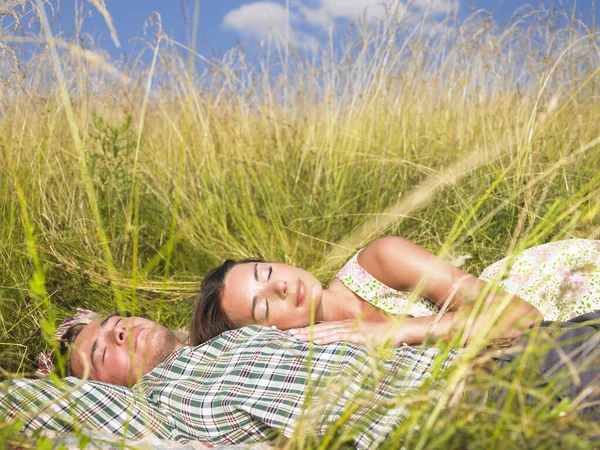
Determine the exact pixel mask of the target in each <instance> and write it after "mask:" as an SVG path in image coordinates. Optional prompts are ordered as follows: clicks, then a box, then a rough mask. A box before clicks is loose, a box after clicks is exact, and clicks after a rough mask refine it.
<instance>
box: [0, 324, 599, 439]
mask: <svg viewBox="0 0 600 450" xmlns="http://www.w3.org/2000/svg"><path fill="white" fill-rule="evenodd" d="M599 318H600V314H598V313H596V314H592V315H587V317H586V316H583V319H582V321H583V322H584V327H582V328H577V324H574V323H573V324H569V323H567V324H565V325H564V326H565V327H568V328H567V331H566V332H565V331H564V330H560V332H559V334H560V335H559V336H558V338H557V340H558V341H560V339H561V337H562V336H567V337H568V338H569V340H570V341H572V339H571V338H572V337H573V336H572V334H582V333H583V331H585V333H586V338H585V339H584V340H581V339H579V341H578V342H574V343H573V342H568V343H567V344H568V345H571V346H572V347H568V345H567V347H562V348H558V349H556V350H557V351H560V358H559V359H560V361H559V364H558V366H560V365H561V364H562V366H563V367H564V366H565V361H566V360H568V366H569V369H570V370H572V368H573V367H577V366H578V364H579V362H580V361H581V360H582V359H581V358H583V360H584V361H585V363H586V364H588V366H586V367H583V368H582V369H581V370H580V373H581V374H593V373H595V374H598V373H599V372H600V358H599V356H598V351H597V350H596V349H597V347H598V346H597V345H596V341H597V339H598V337H599V336H600V333H599V332H598V326H597V322H598V319H599ZM151 324H152V325H151ZM588 324H591V325H588ZM161 330H162V331H161ZM574 330H583V331H582V332H579V331H577V332H575V331H574ZM167 331H168V330H167ZM167 331H164V330H163V329H162V328H160V326H159V325H158V324H154V323H153V322H149V321H143V322H142V321H140V319H138V318H132V319H128V320H125V319H124V318H120V317H118V316H111V317H103V318H100V319H96V320H94V321H92V322H90V323H89V324H88V325H86V326H85V327H83V329H82V330H80V332H79V335H78V336H77V338H76V339H75V340H74V343H73V359H72V361H71V367H72V369H73V372H74V373H78V371H80V370H83V372H86V371H88V370H89V371H88V373H89V374H90V375H91V376H92V377H96V378H98V379H107V380H108V379H110V380H113V381H117V382H121V383H123V384H126V385H127V384H130V383H132V382H133V381H135V380H136V379H137V377H138V376H139V375H141V374H142V373H143V372H146V369H147V368H149V367H150V366H151V364H154V362H156V361H158V360H160V359H161V358H162V359H163V361H162V362H161V363H159V364H158V365H156V367H153V368H151V369H150V370H148V371H147V373H145V374H144V375H143V376H141V378H140V379H139V382H138V383H137V384H136V385H135V386H134V389H133V390H129V389H127V388H126V387H122V386H114V385H109V384H106V383H100V382H96V381H88V382H81V381H80V380H78V379H76V378H74V377H68V378H66V379H65V382H64V385H65V386H63V387H60V388H59V387H57V386H56V385H55V383H54V382H52V381H51V380H50V379H46V380H13V381H10V382H7V383H4V385H3V386H2V387H1V388H0V411H1V412H3V415H4V420H5V421H6V420H8V421H13V420H16V419H21V420H22V421H23V424H24V425H23V431H25V432H30V431H34V430H39V429H43V430H51V431H55V432H58V433H66V432H69V431H71V430H73V429H74V428H78V427H82V426H83V427H85V428H88V429H89V428H91V429H96V430H102V431H105V432H109V433H114V434H117V435H123V434H124V433H125V434H126V436H127V437H128V438H132V439H141V438H144V437H149V436H150V437H153V438H159V439H171V440H176V441H179V442H183V443H185V442H190V441H200V442H204V443H209V444H230V443H252V442H259V441H265V440H273V439H276V438H277V436H279V435H281V436H283V437H284V438H289V437H291V436H293V435H296V436H298V434H299V433H300V434H301V435H302V434H306V437H307V438H309V439H310V438H315V439H317V441H316V442H319V441H318V439H323V437H324V436H326V437H327V439H329V441H328V442H329V443H330V444H331V443H340V442H351V443H352V444H354V445H355V446H357V447H358V448H371V447H374V446H377V445H379V444H381V443H382V442H384V441H385V439H386V438H387V437H388V436H389V435H390V434H391V433H393V432H394V430H396V429H397V428H398V427H399V426H401V424H402V423H403V422H404V421H406V420H408V419H411V420H414V418H411V413H412V412H413V411H415V410H418V408H417V406H418V405H419V404H420V405H421V406H422V405H423V404H427V403H432V402H435V400H436V399H437V398H439V397H440V395H442V394H444V395H446V394H447V392H445V391H444V389H445V386H444V383H443V382H442V381H443V380H444V375H446V373H445V372H447V369H449V368H451V367H452V364H451V363H452V361H453V360H454V359H455V358H456V357H457V355H458V353H459V352H458V351H449V352H443V351H442V350H439V349H436V348H414V347H409V346H403V347H400V348H397V349H389V350H387V351H388V352H389V354H387V355H384V356H383V357H382V356H381V355H374V354H373V352H370V351H369V350H367V349H366V348H362V347H358V346H354V345H348V344H344V343H338V344H333V345H327V346H312V345H310V344H306V343H302V342H298V341H296V340H294V339H293V338H291V337H290V336H289V335H288V334H287V333H284V332H281V331H278V330H275V329H270V328H264V327H259V326H250V327H245V328H242V329H238V330H233V331H229V332H226V333H223V334H222V335H220V336H218V337H216V338H214V339H212V340H210V341H208V342H206V343H204V344H202V345H199V346H197V347H189V346H184V345H183V344H181V343H173V342H174V341H173V340H172V339H171V338H170V337H168V334H169V333H167ZM590 332H591V334H590ZM534 334H535V335H537V333H534ZM159 336H160V340H161V342H165V348H163V347H161V346H160V345H158V342H159V341H157V340H156V339H158V337H159ZM534 337H535V336H534ZM589 343H591V344H589ZM125 347H128V351H129V352H131V349H133V358H132V360H131V362H129V361H125V360H124V359H122V358H121V357H120V356H118V355H122V353H119V352H121V351H123V349H124V348H125ZM171 350H173V352H171ZM167 353H168V354H167ZM520 354H521V355H523V354H526V353H522V352H521V353H520ZM556 354H558V353H556ZM165 355H166V356H165ZM544 355H546V356H545V357H543V358H542V360H541V362H539V361H538V362H536V366H535V367H533V368H531V369H532V371H533V372H536V371H539V370H543V371H544V372H543V375H549V374H551V372H552V377H553V378H554V379H561V380H562V381H565V380H568V379H569V377H567V378H565V377H562V378H561V377H560V376H559V375H560V374H562V373H564V371H559V370H557V369H558V368H559V367H558V366H557V365H556V364H554V365H553V364H552V361H554V360H553V358H554V356H553V355H554V353H552V349H551V350H550V351H547V352H546V353H545V354H544ZM565 355H566V356H567V358H566V359H565V358H564V356H565ZM569 356H571V359H570V358H569ZM113 358H114V361H115V362H114V363H113ZM508 359H510V357H509V358H508ZM515 359H516V360H518V359H519V357H518V356H517V357H515ZM548 361H550V362H549V363H548V364H550V365H548V366H545V364H546V363H547V362H548ZM554 362H556V361H554ZM117 369H118V370H117ZM501 370H504V368H502V369H501ZM80 373H81V372H80ZM107 373H110V376H108V375H106V374H107ZM125 373H126V374H127V376H124V374H125ZM119 374H120V376H119ZM105 375H106V378H105ZM538 378H539V377H538ZM586 380H587V381H586ZM578 383H579V384H577V386H575V384H574V383H573V382H571V385H570V387H571V388H573V389H572V392H568V389H567V390H561V391H560V392H561V394H560V395H564V396H565V397H564V398H569V399H577V398H578V396H579V395H580V394H581V393H582V392H584V391H585V392H588V394H586V395H589V390H590V388H592V389H593V388H594V383H593V380H592V379H591V378H586V377H579V379H578ZM585 383H588V384H587V385H586V384H585ZM566 386H567V388H569V386H568V383H567V384H566ZM65 391H66V392H67V394H65ZM425 391H427V395H426V396H424V395H421V396H420V397H417V396H411V395H410V394H412V393H415V392H420V393H421V394H422V393H423V392H425ZM505 391H506V389H499V390H492V396H493V397H494V398H496V399H498V398H502V397H503V396H504V397H506V395H505V394H506V392H505ZM407 394H409V395H407ZM594 395H595V396H596V397H594ZM597 396H598V395H597V393H595V394H592V398H597ZM419 398H421V400H418V399H419ZM560 398H561V397H559V398H557V400H559V399H560ZM423 399H424V400H423ZM419 402H420V403H419ZM592 409H593V407H592ZM588 412H589V411H588ZM592 412H593V411H592ZM307 418H309V420H310V422H307V421H306V419H307Z"/></svg>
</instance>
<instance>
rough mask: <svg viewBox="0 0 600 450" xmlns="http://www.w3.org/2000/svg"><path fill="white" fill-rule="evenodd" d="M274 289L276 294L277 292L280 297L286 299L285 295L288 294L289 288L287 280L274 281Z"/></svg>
mask: <svg viewBox="0 0 600 450" xmlns="http://www.w3.org/2000/svg"><path fill="white" fill-rule="evenodd" d="M273 290H274V291H275V294H277V296H278V297H279V298H281V299H282V300H283V299H285V297H286V296H287V290H288V286H287V282H285V281H282V280H279V281H274V282H273Z"/></svg>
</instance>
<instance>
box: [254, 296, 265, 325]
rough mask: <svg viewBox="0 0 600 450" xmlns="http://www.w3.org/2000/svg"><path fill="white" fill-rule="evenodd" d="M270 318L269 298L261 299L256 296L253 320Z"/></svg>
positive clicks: (263, 320)
mask: <svg viewBox="0 0 600 450" xmlns="http://www.w3.org/2000/svg"><path fill="white" fill-rule="evenodd" d="M268 319H269V300H267V299H266V298H262V299H259V298H258V297H256V296H254V298H253V299H252V320H253V322H254V323H258V322H266V321H267V320H268Z"/></svg>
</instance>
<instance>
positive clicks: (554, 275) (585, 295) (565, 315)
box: [479, 239, 600, 320]
mask: <svg viewBox="0 0 600 450" xmlns="http://www.w3.org/2000/svg"><path fill="white" fill-rule="evenodd" d="M479 278H480V279H482V280H483V281H487V282H495V283H496V284H497V285H498V286H501V287H503V288H504V289H506V290H507V291H508V292H510V293H511V294H514V295H518V296H519V297H521V298H522V299H524V300H527V301H528V302H529V303H531V304H532V305H533V306H535V307H536V308H538V309H539V310H540V312H541V313H542V315H543V316H544V319H546V320H568V319H572V318H573V317H575V316H579V315H581V314H585V313H588V312H592V311H595V310H597V309H600V241H594V240H588V239H569V240H565V241H556V242H551V243H549V244H544V245H540V246H538V247H532V248H529V249H527V250H525V251H524V252H522V253H521V254H519V255H517V256H515V257H512V258H510V257H509V258H505V259H503V260H501V261H498V262H496V263H494V264H492V265H491V266H489V267H487V268H486V269H485V270H484V271H483V272H482V273H481V275H480V277H479Z"/></svg>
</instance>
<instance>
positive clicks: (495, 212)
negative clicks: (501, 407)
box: [0, 0, 600, 448]
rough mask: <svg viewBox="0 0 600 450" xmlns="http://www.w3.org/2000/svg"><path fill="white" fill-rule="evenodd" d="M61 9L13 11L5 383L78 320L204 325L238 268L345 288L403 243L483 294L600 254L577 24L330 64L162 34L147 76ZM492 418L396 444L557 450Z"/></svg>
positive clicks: (4, 48) (458, 419)
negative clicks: (202, 299) (382, 241)
mask: <svg viewBox="0 0 600 450" xmlns="http://www.w3.org/2000/svg"><path fill="white" fill-rule="evenodd" d="M49 6H50V5H47V4H42V3H41V2H40V3H33V2H32V3H30V2H27V1H18V0H13V1H6V0H5V1H2V2H0V9H1V10H2V11H3V16H2V17H3V19H1V20H0V30H2V32H1V33H0V35H1V36H2V40H1V41H0V61H1V65H0V68H1V69H0V70H1V73H0V84H1V85H2V89H1V90H0V107H1V110H0V111H1V112H0V121H1V123H0V138H1V139H0V146H1V147H2V151H1V152H0V184H1V186H2V188H1V189H0V260H1V264H2V270H0V295H1V296H2V300H1V301H2V308H1V310H0V333H1V338H0V350H1V353H2V356H1V358H0V361H1V363H0V364H1V367H2V374H3V376H5V377H6V376H13V375H17V374H18V375H26V374H30V373H32V372H33V371H34V368H35V362H34V356H35V354H36V353H37V352H38V351H40V350H42V349H46V348H49V346H50V344H49V343H48V342H47V340H46V339H44V336H43V335H42V334H41V331H40V330H41V329H42V328H43V329H44V330H45V332H46V333H50V332H51V331H52V324H53V323H54V320H55V318H61V317H64V316H66V315H67V314H69V313H70V312H71V311H72V310H73V309H74V308H75V307H87V308H91V309H96V310H103V311H111V310H114V309H129V310H132V311H134V312H135V313H136V314H141V315H145V316H146V317H149V318H151V319H154V320H159V321H161V322H162V323H164V324H166V325H168V326H170V327H172V328H179V327H182V326H185V325H186V323H187V321H188V318H189V317H190V312H191V310H192V308H193V303H194V297H195V293H196V291H197V289H198V283H199V282H200V280H201V279H202V276H203V274H204V273H206V271H207V270H208V269H209V268H211V267H212V266H214V265H216V264H218V263H219V262H220V261H221V260H222V259H223V258H225V257H233V258H239V257H246V256H250V255H254V256H261V257H263V258H266V259H269V260H277V261H282V262H285V263H289V264H294V265H298V266H301V267H304V268H306V269H309V270H310V271H313V272H314V273H315V274H317V276H319V277H320V278H321V279H322V280H323V281H327V280H329V279H330V278H331V277H332V275H333V274H334V273H335V271H336V270H337V269H339V267H341V265H342V264H343V262H344V261H345V260H346V258H348V256H349V255H351V254H352V253H353V252H355V251H356V250H357V249H358V248H360V247H361V246H363V245H365V244H366V243H367V242H369V241H370V240H372V239H374V238H376V237H379V236H383V235H388V234H398V235H402V236H404V237H406V238H408V239H410V240H412V241H413V242H416V243H418V244H420V245H422V246H424V247H426V248H428V249H430V250H432V251H433V252H436V253H441V254H443V255H444V257H445V258H447V259H450V260H453V259H455V258H458V257H459V256H461V255H462V256H464V255H472V258H471V259H468V260H467V262H466V264H465V269H466V270H468V271H470V272H472V273H479V272H480V271H481V269H482V268H483V267H485V266H486V265H487V264H489V263H491V262H493V261H496V260H498V259H500V258H502V257H504V256H505V255H506V254H508V253H509V252H510V251H512V250H513V249H515V248H518V247H526V246H532V245H536V244H541V243H544V242H548V241H551V240H555V239H562V238H567V237H573V236H577V237H588V238H598V236H599V235H600V219H599V214H598V213H599V210H600V207H599V204H600V102H599V101H598V100H599V95H600V86H599V83H600V69H599V67H600V64H599V62H600V47H599V45H598V44H599V35H598V33H597V32H596V31H595V30H593V29H589V28H588V27H587V26H586V24H584V23H581V22H578V21H576V20H575V19H574V18H573V17H572V16H571V15H570V14H569V10H567V9H565V11H563V12H559V13H557V12H556V11H554V10H539V9H536V10H534V9H532V8H524V9H522V10H521V11H519V12H518V13H517V14H515V16H514V17H513V18H512V19H511V20H510V21H508V22H507V23H505V24H499V23H497V22H495V21H494V19H493V17H492V16H491V15H490V14H489V13H487V12H485V11H475V12H474V13H473V14H472V15H471V17H469V18H468V19H466V20H458V18H457V17H452V16H449V17H446V18H445V19H440V18H432V17H424V16H417V15H413V14H404V13H400V12H398V11H390V13H389V15H388V17H387V18H386V19H385V20H382V21H379V22H372V21H371V22H369V21H359V23H357V24H356V25H355V26H354V27H353V28H352V29H351V30H350V31H349V32H348V34H346V35H343V36H334V37H332V39H331V41H330V42H329V43H328V44H327V45H321V46H317V45H315V46H313V47H301V48H292V47H289V46H288V45H286V42H284V41H282V40H281V39H280V38H279V37H277V36H273V37H272V38H270V39H269V40H267V41H266V42H264V43H261V44H260V45H259V46H258V47H257V48H246V49H244V48H241V47H236V48H234V49H231V50H230V51H229V52H227V53H226V54H225V55H224V56H223V57H222V58H218V59H216V58H212V59H207V58H204V57H203V56H202V55H197V54H196V53H195V51H194V49H193V48H188V47H186V46H185V45H184V44H182V43H180V42H176V41H174V40H173V39H172V38H170V37H169V36H167V35H165V34H164V32H163V31H162V28H161V26H160V21H159V20H154V22H153V25H152V26H153V28H152V31H153V33H150V34H149V35H147V37H146V39H147V41H146V44H147V49H146V50H145V51H146V53H148V54H151V55H153V56H154V57H153V58H149V61H148V62H147V63H144V62H140V61H142V60H144V59H143V58H142V59H141V60H138V59H134V60H132V61H125V62H123V61H111V60H110V58H109V57H108V56H107V55H106V54H105V52H103V50H102V49H101V48H98V47H96V46H95V44H94V42H93V41H92V40H91V39H83V40H76V39H75V38H73V40H72V41H71V40H65V39H64V38H62V37H61V36H59V37H56V36H53V35H52V32H51V30H50V27H49V26H47V24H46V23H47V21H48V19H52V14H56V12H55V11H53V10H52V9H51V8H49ZM48 15H49V17H48ZM155 19H156V18H155ZM25 21H33V22H32V23H33V25H30V26H29V27H27V26H25V25H24V23H25ZM32 30H37V31H32ZM192 56H193V57H194V58H195V61H193V60H192ZM147 59H148V58H147ZM190 61H192V62H190ZM190 67H192V68H193V69H192V70H190ZM423 398H424V399H425V400H426V399H427V395H423ZM425 400H423V401H421V403H419V400H415V406H414V408H415V409H414V410H415V411H416V412H417V413H416V414H414V417H415V418H416V419H415V420H419V418H421V419H423V420H425V421H426V419H427V417H428V414H429V413H428V410H427V409H426V406H425V405H426V403H427V402H426V401H425ZM446 400H448V399H446ZM477 412H478V413H480V416H478V417H480V419H477V420H476V419H474V417H473V414H472V413H471V412H469V411H461V412H460V413H459V414H458V415H456V414H454V415H451V416H450V415H448V416H444V415H441V416H440V417H438V419H437V420H438V422H436V423H435V425H433V426H430V427H425V428H424V430H425V431H423V432H422V433H420V434H418V436H416V437H414V436H413V435H414V423H412V422H410V423H408V424H407V425H406V426H404V427H402V428H400V429H399V430H398V432H397V433H396V437H397V438H398V439H401V438H402V439H404V438H406V437H407V436H413V438H412V439H413V440H409V441H408V442H411V443H412V445H413V446H416V447H428V448H434V447H442V446H448V445H452V446H454V447H461V446H463V445H466V444H465V443H466V442H470V444H469V445H470V446H473V447H489V446H499V445H509V443H513V444H514V443H515V442H517V441H518V442H528V443H530V444H528V445H530V446H535V445H534V444H535V443H541V442H543V441H542V440H540V439H541V438H540V436H537V435H536V433H540V435H541V436H543V433H544V432H547V431H548V430H549V429H550V428H552V427H556V421H555V418H554V419H553V418H552V417H551V416H549V415H547V416H544V414H543V413H541V412H540V414H539V415H538V416H536V417H537V419H538V420H537V422H536V424H535V426H533V424H532V423H530V422H529V423H527V424H525V423H524V422H522V421H521V422H520V421H519V420H518V419H515V420H514V421H513V422H511V423H508V422H505V423H504V425H503V426H504V428H501V429H499V430H498V429H494V427H493V424H492V425H489V424H487V422H486V420H485V419H486V418H489V417H492V416H491V412H487V411H483V410H479V411H477ZM450 418H451V420H450ZM482 418H483V419H482ZM574 420H575V419H574ZM411 426H413V428H412V430H413V431H410V430H411V428H410V427H411ZM2 427H4V425H1V426H0V429H1V430H3V431H2V432H6V433H8V432H9V431H10V429H8V428H6V429H5V428H2ZM528 427H529V428H528ZM299 429H301V427H300V428H299ZM553 429H556V428H553ZM7 430H8V431H7ZM527 430H529V431H527ZM423 433H425V434H423ZM577 433H579V434H580V433H581V430H579V431H577ZM569 436H571V435H570V434H567V438H569ZM571 437H572V438H573V441H574V442H575V437H576V436H575V435H574V434H573V435H572V436H571ZM580 437H581V436H580ZM569 439H570V438H569ZM567 440H568V439H567ZM293 442H297V443H302V442H304V441H303V440H302V438H300V437H299V438H298V440H297V441H293ZM327 442H328V443H329V444H331V443H332V442H338V441H327ZM474 442H475V443H476V444H473V443H474ZM565 442H566V441H565ZM569 442H571V441H569ZM306 445H319V443H318V442H317V443H314V442H311V443H310V444H309V443H306ZM331 445H333V444H331ZM391 446H392V447H394V446H395V444H394V445H391Z"/></svg>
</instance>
